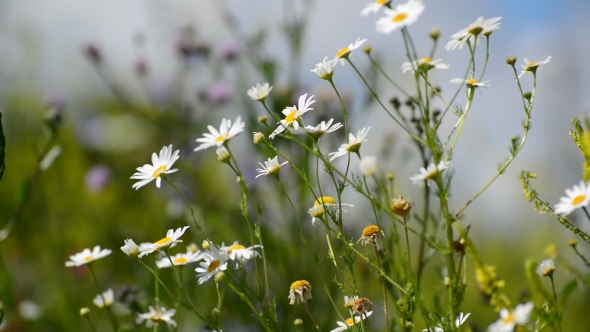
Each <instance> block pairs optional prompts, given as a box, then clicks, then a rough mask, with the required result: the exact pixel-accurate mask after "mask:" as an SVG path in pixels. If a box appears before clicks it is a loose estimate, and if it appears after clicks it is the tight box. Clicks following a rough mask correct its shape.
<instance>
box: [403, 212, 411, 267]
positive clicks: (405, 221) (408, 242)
mask: <svg viewBox="0 0 590 332" xmlns="http://www.w3.org/2000/svg"><path fill="white" fill-rule="evenodd" d="M407 218H408V216H407V215H405V216H404V224H407V223H408V221H407ZM404 230H405V231H406V250H407V252H408V271H411V269H412V260H411V259H410V238H409V237H408V229H407V228H404Z"/></svg>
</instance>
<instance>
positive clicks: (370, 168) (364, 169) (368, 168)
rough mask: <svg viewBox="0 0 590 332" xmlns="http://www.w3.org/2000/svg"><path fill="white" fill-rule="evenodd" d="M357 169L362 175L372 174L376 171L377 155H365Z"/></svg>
mask: <svg viewBox="0 0 590 332" xmlns="http://www.w3.org/2000/svg"><path fill="white" fill-rule="evenodd" d="M359 169H360V171H361V174H362V175H364V176H373V175H374V174H375V172H377V157H375V156H365V157H363V158H362V159H361V161H360V163H359Z"/></svg>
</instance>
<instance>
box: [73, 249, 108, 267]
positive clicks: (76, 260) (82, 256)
mask: <svg viewBox="0 0 590 332" xmlns="http://www.w3.org/2000/svg"><path fill="white" fill-rule="evenodd" d="M111 252H112V251H111V250H110V249H102V250H100V246H96V247H94V248H93V249H92V251H90V249H88V248H87V249H84V250H82V252H79V253H77V254H75V255H72V256H70V261H67V262H66V266H67V267H72V266H80V265H84V264H88V263H90V262H93V261H95V260H97V259H101V258H103V257H106V256H108V255H110V254H111Z"/></svg>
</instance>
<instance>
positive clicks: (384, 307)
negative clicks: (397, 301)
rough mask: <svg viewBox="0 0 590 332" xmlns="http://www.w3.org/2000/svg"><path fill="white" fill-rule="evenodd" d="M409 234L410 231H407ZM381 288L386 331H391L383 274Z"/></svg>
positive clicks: (377, 253)
mask: <svg viewBox="0 0 590 332" xmlns="http://www.w3.org/2000/svg"><path fill="white" fill-rule="evenodd" d="M406 234H408V233H406ZM373 248H374V249H375V257H376V258H377V264H378V265H379V269H381V259H380V258H379V251H377V245H376V244H375V245H374V246H373ZM381 289H382V290H383V311H384V316H385V331H388V332H389V316H388V315H387V291H386V290H385V278H384V277H383V275H381Z"/></svg>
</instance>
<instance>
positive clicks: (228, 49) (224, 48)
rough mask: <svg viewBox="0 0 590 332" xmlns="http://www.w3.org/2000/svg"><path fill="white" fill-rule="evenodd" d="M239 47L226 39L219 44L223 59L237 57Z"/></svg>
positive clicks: (231, 59) (230, 59)
mask: <svg viewBox="0 0 590 332" xmlns="http://www.w3.org/2000/svg"><path fill="white" fill-rule="evenodd" d="M238 53H239V48H238V44H236V43H235V42H234V41H233V40H232V41H227V42H225V43H224V44H223V45H221V55H222V56H223V58H224V59H225V61H233V60H235V59H236V58H237V57H238Z"/></svg>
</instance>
